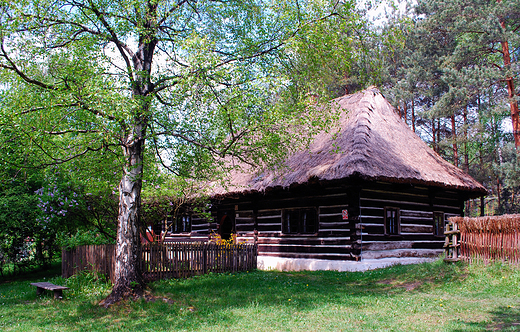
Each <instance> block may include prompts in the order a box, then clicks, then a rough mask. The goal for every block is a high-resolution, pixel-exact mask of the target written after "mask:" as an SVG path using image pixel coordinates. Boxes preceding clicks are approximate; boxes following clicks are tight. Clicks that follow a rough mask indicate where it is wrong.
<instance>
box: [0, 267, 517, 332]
mask: <svg viewBox="0 0 520 332" xmlns="http://www.w3.org/2000/svg"><path fill="white" fill-rule="evenodd" d="M44 278H45V279H44ZM43 280H46V281H51V282H54V283H57V284H62V285H67V286H69V287H70V288H71V289H70V290H67V291H65V292H64V295H65V299H64V300H62V301H55V300H54V299H53V298H52V294H51V293H50V292H49V293H48V294H44V295H42V296H40V297H37V296H36V290H35V288H34V287H32V286H30V285H29V283H30V282H34V281H43ZM519 289H520V269H519V268H514V267H510V266H507V265H501V264H495V265H489V266H485V265H481V264H475V265H465V264H455V265H448V264H444V263H443V262H442V261H438V262H435V263H430V264H421V265H408V266H395V267H391V268H387V269H381V270H375V271H369V272H365V273H341V272H331V271H317V272H290V273H282V272H264V271H255V272H249V273H234V274H213V275H207V276H200V277H194V278H191V279H186V280H163V281H158V282H155V283H152V284H151V285H150V289H149V290H148V291H147V295H146V298H145V299H141V300H139V301H135V302H134V301H127V302H125V303H123V304H120V305H116V306H113V307H111V308H109V309H104V308H101V307H99V306H98V305H97V303H98V302H99V301H100V300H101V299H102V298H103V297H104V296H106V294H107V293H108V292H109V285H107V284H105V283H104V282H102V281H100V280H96V278H94V276H93V275H91V274H83V275H80V276H79V277H75V278H70V279H69V280H63V279H61V278H60V277H49V276H43V275H39V276H34V278H32V279H27V278H26V279H22V280H16V281H15V280H11V281H3V282H1V283H0V330H1V331H98V330H99V331H106V330H109V331H228V330H230V331H486V330H497V331H498V330H500V331H503V330H506V331H508V330H509V331H512V330H520V292H519Z"/></svg>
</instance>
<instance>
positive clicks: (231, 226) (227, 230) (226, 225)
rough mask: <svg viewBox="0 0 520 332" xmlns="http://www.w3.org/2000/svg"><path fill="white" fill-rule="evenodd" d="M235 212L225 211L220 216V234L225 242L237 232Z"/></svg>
mask: <svg viewBox="0 0 520 332" xmlns="http://www.w3.org/2000/svg"><path fill="white" fill-rule="evenodd" d="M234 217H235V215H234V211H223V212H222V215H221V216H220V218H219V220H220V224H219V234H220V237H221V238H222V239H223V240H229V239H230V238H231V234H232V233H234V232H235V218H234Z"/></svg>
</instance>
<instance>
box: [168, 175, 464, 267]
mask: <svg viewBox="0 0 520 332" xmlns="http://www.w3.org/2000/svg"><path fill="white" fill-rule="evenodd" d="M463 202H464V197H463V196H461V193H459V192H456V191H449V190H444V189H441V188H431V187H426V186H412V185H407V184H391V183H387V182H364V181H359V182H357V183H344V184H341V183H337V184H335V185H332V186H331V185H330V184H329V185H326V186H325V185H323V186H322V185H318V184H315V185H308V186H299V187H298V188H291V189H287V190H277V191H275V190H273V191H271V192H269V193H267V194H265V195H264V194H249V195H245V196H237V197H227V198H225V199H221V200H218V201H214V202H213V210H212V218H211V219H212V220H210V221H207V220H203V219H195V218H194V219H193V221H192V223H193V228H192V232H191V233H190V234H189V235H188V237H187V238H186V240H191V241H193V240H196V241H201V240H202V239H204V238H207V237H208V236H209V234H210V233H211V232H215V233H217V232H218V225H219V222H218V221H219V220H220V218H222V213H223V211H225V212H227V213H228V215H230V216H231V217H232V218H233V219H234V232H235V233H236V234H237V235H238V241H239V242H241V243H258V252H259V255H264V256H276V257H286V258H312V259H331V260H359V259H361V258H384V257H409V256H437V255H438V254H439V253H440V252H441V251H442V246H443V244H444V236H443V235H442V234H440V235H437V236H436V235H434V214H435V213H442V214H443V215H444V220H445V222H446V221H447V219H448V218H450V217H453V216H460V215H461V214H462V211H463ZM297 208H305V209H314V210H315V211H316V215H317V222H318V227H317V231H316V233H313V234H285V233H284V232H283V230H282V227H283V226H282V225H283V216H284V211H287V210H291V209H297ZM385 208H396V209H398V211H399V223H400V232H399V234H397V235H387V234H385V224H384V210H385ZM344 210H347V211H348V219H347V220H344V219H343V215H342V211H344ZM181 236H182V235H177V237H176V240H181V239H182V238H181ZM184 236H186V235H184Z"/></svg>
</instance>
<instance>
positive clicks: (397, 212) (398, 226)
mask: <svg viewBox="0 0 520 332" xmlns="http://www.w3.org/2000/svg"><path fill="white" fill-rule="evenodd" d="M388 211H395V219H396V220H395V223H396V225H395V228H396V233H390V231H389V228H391V227H389V224H388V220H387V219H388V216H387V215H388V213H387V212H388ZM383 219H384V228H385V235H387V236H400V235H401V211H400V209H399V208H398V207H394V206H385V207H384V209H383Z"/></svg>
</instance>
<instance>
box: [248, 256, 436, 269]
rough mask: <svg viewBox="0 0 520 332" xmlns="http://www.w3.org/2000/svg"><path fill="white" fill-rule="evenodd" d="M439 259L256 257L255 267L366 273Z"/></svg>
mask: <svg viewBox="0 0 520 332" xmlns="http://www.w3.org/2000/svg"><path fill="white" fill-rule="evenodd" d="M437 259H439V257H435V258H431V257H401V258H396V257H393V258H380V259H363V260H362V261H360V262H356V261H332V260H325V259H307V258H282V257H270V256H258V264H257V267H258V269H259V270H278V271H320V270H325V271H326V270H332V271H340V272H344V271H350V272H356V271H367V270H374V269H380V268H384V267H388V266H392V265H397V264H402V265H406V264H419V263H424V262H433V261H435V260H437Z"/></svg>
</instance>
